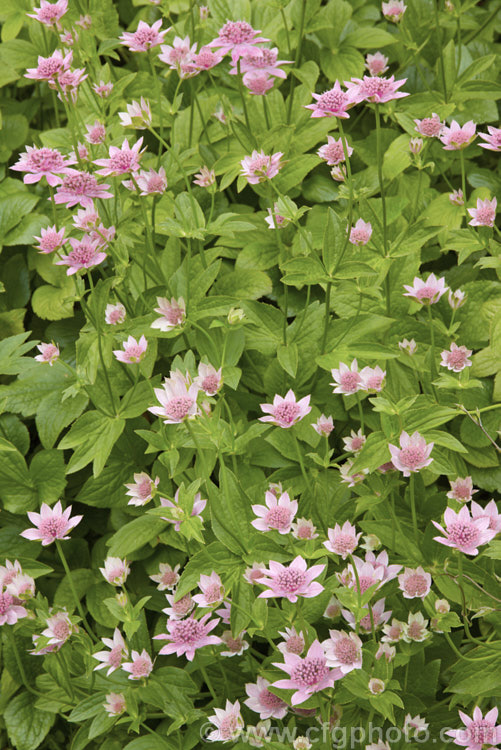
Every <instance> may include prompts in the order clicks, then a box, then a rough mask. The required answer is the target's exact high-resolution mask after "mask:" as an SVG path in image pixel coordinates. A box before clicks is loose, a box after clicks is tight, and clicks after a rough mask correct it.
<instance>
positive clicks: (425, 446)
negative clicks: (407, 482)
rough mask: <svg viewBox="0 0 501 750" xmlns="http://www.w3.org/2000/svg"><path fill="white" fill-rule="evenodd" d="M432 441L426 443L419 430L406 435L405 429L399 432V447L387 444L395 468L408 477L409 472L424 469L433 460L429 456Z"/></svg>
mask: <svg viewBox="0 0 501 750" xmlns="http://www.w3.org/2000/svg"><path fill="white" fill-rule="evenodd" d="M433 445H434V443H426V440H425V439H424V437H422V436H421V435H420V434H419V432H414V433H413V434H412V435H410V436H409V435H408V434H407V432H405V430H402V432H401V434H400V448H398V447H397V446H396V445H393V444H391V443H390V444H389V445H388V448H389V450H390V453H391V460H392V462H393V465H394V466H395V468H396V469H398V470H399V471H401V472H402V473H403V475H404V477H410V475H411V473H413V472H416V471H419V470H420V469H424V468H425V466H429V465H430V464H431V462H432V461H433V459H432V458H430V453H431V451H432V448H433Z"/></svg>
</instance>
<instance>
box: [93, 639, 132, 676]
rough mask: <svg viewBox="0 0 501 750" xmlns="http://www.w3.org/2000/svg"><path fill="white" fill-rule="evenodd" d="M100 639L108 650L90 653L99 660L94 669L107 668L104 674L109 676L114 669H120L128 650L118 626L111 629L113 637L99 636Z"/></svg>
mask: <svg viewBox="0 0 501 750" xmlns="http://www.w3.org/2000/svg"><path fill="white" fill-rule="evenodd" d="M101 640H102V642H103V644H104V645H105V646H106V647H107V648H109V651H96V653H95V654H92V658H93V659H97V661H99V662H101V663H100V664H98V665H97V667H94V671H96V670H99V669H106V668H108V671H107V672H106V676H109V675H110V674H112V672H114V671H115V670H116V669H120V667H121V666H122V662H123V660H124V659H125V658H126V657H127V655H128V653H129V650H128V648H127V645H126V643H125V641H124V639H123V636H122V634H121V632H120V630H119V629H118V628H115V630H114V631H113V638H101Z"/></svg>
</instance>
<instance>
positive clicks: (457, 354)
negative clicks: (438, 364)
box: [447, 348, 468, 370]
mask: <svg viewBox="0 0 501 750" xmlns="http://www.w3.org/2000/svg"><path fill="white" fill-rule="evenodd" d="M467 359H468V356H467V354H466V352H465V351H463V350H462V349H461V348H458V349H453V350H452V351H450V352H447V364H448V365H450V366H451V367H452V368H453V369H454V370H462V369H463V367H464V366H465V364H466V360H467Z"/></svg>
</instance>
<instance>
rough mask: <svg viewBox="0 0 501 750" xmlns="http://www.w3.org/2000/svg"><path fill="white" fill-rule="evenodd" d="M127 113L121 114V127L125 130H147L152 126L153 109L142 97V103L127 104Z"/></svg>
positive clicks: (119, 114)
mask: <svg viewBox="0 0 501 750" xmlns="http://www.w3.org/2000/svg"><path fill="white" fill-rule="evenodd" d="M126 107H127V111H126V112H119V113H118V116H119V118H120V125H121V126H122V127H124V128H134V129H135V130H145V129H146V128H149V127H150V125H151V107H150V103H149V102H148V101H146V99H144V97H141V101H140V102H135V101H134V102H132V104H127V105H126Z"/></svg>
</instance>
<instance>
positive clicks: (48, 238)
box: [33, 224, 67, 254]
mask: <svg viewBox="0 0 501 750" xmlns="http://www.w3.org/2000/svg"><path fill="white" fill-rule="evenodd" d="M65 231H66V230H65V228H64V227H62V228H61V229H59V230H58V229H57V228H56V225H55V224H54V225H53V226H51V227H47V228H46V229H44V228H42V229H41V230H40V237H33V239H34V240H38V242H39V243H40V244H39V245H35V248H36V249H37V250H40V252H41V253H45V254H48V253H53V252H54V251H55V250H59V249H60V248H61V247H62V246H63V245H64V244H65V242H67V240H66V239H65V238H64V234H65Z"/></svg>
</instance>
